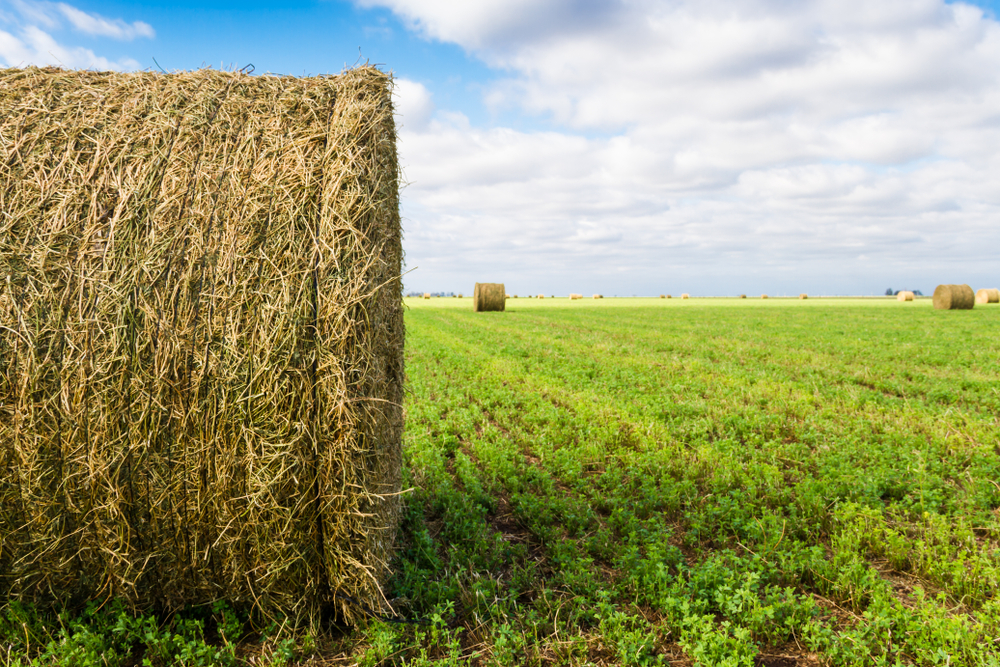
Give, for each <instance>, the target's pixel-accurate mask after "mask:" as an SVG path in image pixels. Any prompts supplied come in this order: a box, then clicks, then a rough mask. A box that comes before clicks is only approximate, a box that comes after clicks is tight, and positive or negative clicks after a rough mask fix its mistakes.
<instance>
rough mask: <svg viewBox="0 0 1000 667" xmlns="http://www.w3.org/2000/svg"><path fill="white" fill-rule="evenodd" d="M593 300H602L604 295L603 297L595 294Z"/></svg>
mask: <svg viewBox="0 0 1000 667" xmlns="http://www.w3.org/2000/svg"><path fill="white" fill-rule="evenodd" d="M594 298H595V299H603V298H604V295H603V294H595V295H594Z"/></svg>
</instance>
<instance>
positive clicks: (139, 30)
mask: <svg viewBox="0 0 1000 667" xmlns="http://www.w3.org/2000/svg"><path fill="white" fill-rule="evenodd" d="M11 7H12V8H13V9H14V12H15V13H9V12H0V65H3V66H5V67H25V66H28V65H37V66H45V65H57V66H59V67H64V68H68V69H77V68H86V69H97V70H131V69H138V68H139V63H138V62H136V61H135V60H133V59H132V58H128V57H124V58H119V59H117V60H111V59H109V58H106V57H104V56H100V55H97V54H96V53H95V52H94V51H93V50H91V49H88V48H84V47H79V46H70V45H67V44H65V43H63V42H62V41H60V40H59V39H57V38H56V37H55V36H54V33H58V32H59V31H60V30H61V29H62V23H61V20H66V21H69V23H70V24H71V25H72V26H73V27H74V28H75V29H76V30H78V31H80V32H83V33H86V34H88V35H93V36H97V37H110V38H112V39H117V40H131V39H134V38H135V37H150V38H152V37H155V32H154V31H153V28H152V27H151V26H149V25H148V24H146V23H143V22H142V21H135V22H134V23H126V22H125V21H123V20H121V19H107V18H105V17H103V16H100V15H98V14H88V13H86V12H83V11H81V10H79V9H77V8H75V7H73V6H71V5H67V4H65V3H51V2H28V1H26V0H13V2H11ZM3 28H7V29H6V30H4V29H3Z"/></svg>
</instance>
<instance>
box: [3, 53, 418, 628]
mask: <svg viewBox="0 0 1000 667" xmlns="http://www.w3.org/2000/svg"><path fill="white" fill-rule="evenodd" d="M391 88H392V81H391V78H390V77H389V75H387V74H385V73H383V72H380V71H379V70H377V69H375V68H372V67H361V68H358V69H355V70H350V71H347V72H344V73H342V74H340V75H338V76H324V77H314V78H294V77H279V76H255V77H251V76H249V75H247V74H246V73H243V72H217V71H211V70H199V71H197V72H189V73H176V74H170V75H163V74H154V73H151V72H139V73H129V74H118V73H98V72H89V71H77V72H68V71H61V70H58V69H51V68H49V69H37V68H26V69H14V68H11V69H0V111H2V113H0V164H3V165H4V168H3V170H2V171H0V192H3V193H4V194H3V215H2V216H0V276H2V279H0V323H3V324H4V325H5V326H4V327H3V328H0V594H2V595H3V596H4V597H5V598H6V599H11V600H13V599H17V600H31V601H36V602H43V603H44V602H48V601H56V602H61V603H77V602H80V601H83V600H87V599H94V598H95V597H97V596H100V598H101V599H106V598H110V597H114V598H117V599H119V600H121V601H123V602H124V603H125V604H127V605H128V606H130V607H132V608H134V609H157V610H164V611H174V610H178V609H181V608H183V607H185V606H187V605H200V604H206V603H208V602H212V601H215V600H218V599H220V598H221V599H226V600H228V601H230V602H231V603H233V604H234V605H237V606H242V607H245V608H255V609H257V610H259V611H260V612H262V613H263V614H265V615H269V616H272V617H279V616H283V617H285V618H288V619H289V620H290V621H291V622H293V623H318V622H319V618H320V616H321V613H322V611H323V609H324V608H327V607H334V608H337V610H338V613H339V614H340V617H341V618H342V619H343V620H345V621H347V622H352V621H354V620H357V619H358V618H360V616H361V614H359V612H358V611H357V609H356V607H355V606H352V605H349V604H347V603H345V602H343V600H345V599H348V598H349V599H353V600H358V601H360V602H361V603H362V604H364V605H367V607H369V608H370V609H375V610H382V609H387V608H388V606H387V603H386V602H385V601H384V598H383V596H382V594H381V591H380V583H381V582H382V581H384V580H385V578H386V576H387V574H388V565H387V563H388V562H389V558H390V556H391V548H392V543H393V540H394V535H395V531H396V525H397V521H398V515H399V491H400V456H401V455H400V439H401V435H402V425H403V421H402V405H401V403H402V400H403V356H402V350H403V339H404V331H403V311H402V294H401V289H402V285H401V281H400V280H399V276H400V266H401V259H402V246H401V237H400V223H399V199H398V179H399V174H398V167H397V156H396V146H395V126H394V122H393V109H392V100H391Z"/></svg>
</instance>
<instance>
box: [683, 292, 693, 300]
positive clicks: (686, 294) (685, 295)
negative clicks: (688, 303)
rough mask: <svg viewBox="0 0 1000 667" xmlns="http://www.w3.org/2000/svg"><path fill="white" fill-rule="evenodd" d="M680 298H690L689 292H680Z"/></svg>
mask: <svg viewBox="0 0 1000 667" xmlns="http://www.w3.org/2000/svg"><path fill="white" fill-rule="evenodd" d="M681 298H682V299H690V298H691V295H690V294H688V293H687V292H685V293H684V294H681Z"/></svg>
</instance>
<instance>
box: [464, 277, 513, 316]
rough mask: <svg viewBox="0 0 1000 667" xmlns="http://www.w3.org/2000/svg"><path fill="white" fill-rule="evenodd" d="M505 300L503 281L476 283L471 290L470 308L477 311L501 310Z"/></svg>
mask: <svg viewBox="0 0 1000 667" xmlns="http://www.w3.org/2000/svg"><path fill="white" fill-rule="evenodd" d="M506 300H507V292H506V291H504V287H503V283H476V287H475V289H474V290H473V292H472V308H473V310H474V311H475V312H477V313H487V312H503V310H504V309H505V308H506V307H507V303H506Z"/></svg>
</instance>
